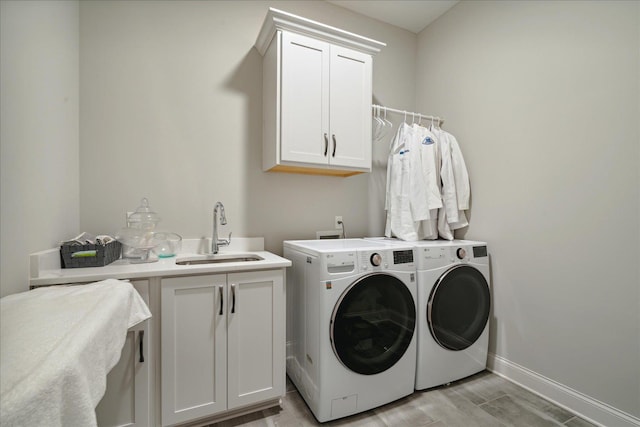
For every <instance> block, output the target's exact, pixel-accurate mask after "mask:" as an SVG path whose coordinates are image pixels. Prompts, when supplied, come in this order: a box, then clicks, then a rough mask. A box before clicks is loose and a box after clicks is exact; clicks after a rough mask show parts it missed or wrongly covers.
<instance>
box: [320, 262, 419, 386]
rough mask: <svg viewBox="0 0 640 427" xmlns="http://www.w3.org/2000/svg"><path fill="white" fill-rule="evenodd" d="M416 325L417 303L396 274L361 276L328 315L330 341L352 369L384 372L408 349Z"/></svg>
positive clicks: (340, 357) (355, 370)
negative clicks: (329, 318) (329, 319)
mask: <svg viewBox="0 0 640 427" xmlns="http://www.w3.org/2000/svg"><path fill="white" fill-rule="evenodd" d="M415 326H416V306H415V302H414V300H413V296H412V295H411V292H409V289H407V286H406V285H405V284H404V283H403V282H402V281H401V280H400V279H398V278H396V277H395V276H392V275H390V274H385V273H375V274H371V275H368V276H364V277H362V278H360V279H359V280H358V281H356V282H354V283H353V284H352V285H351V286H349V288H348V289H347V290H346V291H345V292H344V293H343V294H342V296H341V297H340V299H339V301H338V303H337V304H336V306H335V308H334V310H333V315H332V317H331V326H330V331H331V345H332V346H333V351H334V353H335V354H336V356H337V357H338V359H339V360H340V362H341V363H342V364H343V365H344V366H345V367H346V368H347V369H350V370H351V371H353V372H357V373H359V374H363V375H374V374H378V373H380V372H384V371H386V370H387V369H389V368H391V367H392V366H393V365H395V364H396V362H398V360H400V359H401V358H402V356H403V355H404V354H405V352H406V351H407V348H408V347H409V344H410V343H411V339H412V337H413V334H414V330H415Z"/></svg>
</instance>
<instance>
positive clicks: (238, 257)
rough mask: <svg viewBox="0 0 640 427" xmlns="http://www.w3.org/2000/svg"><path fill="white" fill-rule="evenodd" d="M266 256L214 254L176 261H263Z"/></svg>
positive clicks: (192, 263)
mask: <svg viewBox="0 0 640 427" xmlns="http://www.w3.org/2000/svg"><path fill="white" fill-rule="evenodd" d="M263 259H264V258H262V257H260V256H258V255H254V254H241V255H212V256H211V257H208V258H189V259H182V260H178V261H176V264H177V265H198V264H222V263H231V262H248V261H262V260H263Z"/></svg>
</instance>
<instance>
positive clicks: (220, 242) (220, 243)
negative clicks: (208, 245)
mask: <svg viewBox="0 0 640 427" xmlns="http://www.w3.org/2000/svg"><path fill="white" fill-rule="evenodd" d="M230 244H231V233H229V238H228V239H220V240H218V246H229V245H230Z"/></svg>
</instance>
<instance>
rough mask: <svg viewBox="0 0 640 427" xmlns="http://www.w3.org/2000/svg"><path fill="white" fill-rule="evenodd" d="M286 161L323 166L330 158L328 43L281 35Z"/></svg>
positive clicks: (283, 155) (283, 150) (283, 154)
mask: <svg viewBox="0 0 640 427" xmlns="http://www.w3.org/2000/svg"><path fill="white" fill-rule="evenodd" d="M281 66H282V86H281V112H282V113H281V140H280V159H281V160H282V161H283V162H305V163H313V164H324V165H326V164H327V162H328V155H329V117H328V114H329V44H328V43H326V42H323V41H320V40H316V39H312V38H309V37H305V36H301V35H298V34H291V33H287V32H284V33H283V34H282V58H281Z"/></svg>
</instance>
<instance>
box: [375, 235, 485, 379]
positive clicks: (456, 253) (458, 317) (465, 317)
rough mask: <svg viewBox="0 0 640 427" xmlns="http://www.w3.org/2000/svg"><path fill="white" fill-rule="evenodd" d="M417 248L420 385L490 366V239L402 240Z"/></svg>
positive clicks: (397, 241)
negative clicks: (488, 243)
mask: <svg viewBox="0 0 640 427" xmlns="http://www.w3.org/2000/svg"><path fill="white" fill-rule="evenodd" d="M367 240H370V241H375V242H381V241H386V242H395V243H396V244H399V245H403V246H406V244H407V243H410V244H411V245H412V246H413V247H414V250H415V257H416V267H417V269H416V272H417V276H418V357H417V366H416V383H415V387H416V390H423V389H427V388H431V387H436V386H439V385H442V384H447V383H449V382H452V381H456V380H459V379H462V378H465V377H468V376H470V375H473V374H475V373H477V372H480V371H482V370H484V369H486V367H487V353H488V349H489V312H490V309H491V292H490V276H489V257H488V252H487V244H486V243H485V242H478V241H470V240H452V241H448V240H421V241H417V242H404V241H401V240H394V239H384V238H371V239H367Z"/></svg>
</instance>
